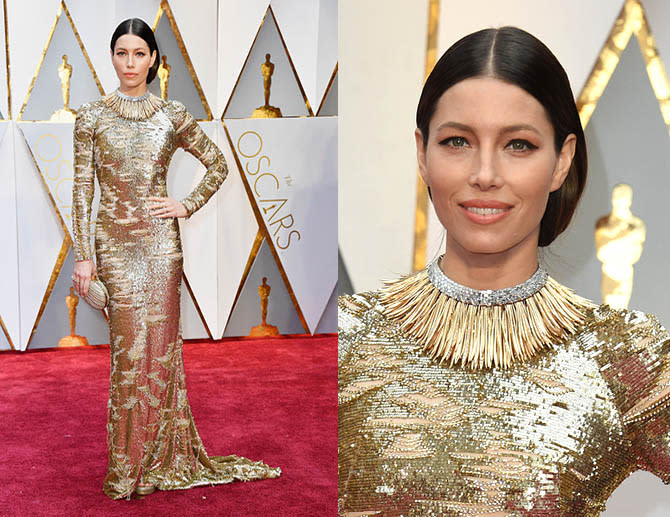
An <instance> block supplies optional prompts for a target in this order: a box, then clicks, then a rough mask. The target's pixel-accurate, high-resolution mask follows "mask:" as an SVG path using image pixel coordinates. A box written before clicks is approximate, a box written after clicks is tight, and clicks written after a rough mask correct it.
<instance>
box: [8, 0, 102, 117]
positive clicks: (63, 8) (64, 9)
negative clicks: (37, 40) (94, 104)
mask: <svg viewBox="0 0 670 517" xmlns="http://www.w3.org/2000/svg"><path fill="white" fill-rule="evenodd" d="M63 13H65V16H67V19H68V22H70V27H71V28H72V32H73V33H74V36H75V38H76V40H77V43H78V44H79V48H80V49H81V52H82V54H83V55H84V59H85V60H86V64H87V65H88V68H89V69H90V71H91V73H92V74H93V80H94V81H95V84H96V85H97V87H98V90H99V92H100V95H104V94H105V90H104V89H103V88H102V84H100V80H99V79H98V75H97V74H96V73H95V69H94V68H93V63H91V59H90V58H89V57H88V52H86V49H85V48H84V43H83V42H82V41H81V37H80V36H79V32H77V28H76V27H75V25H74V21H73V20H72V16H70V11H68V9H67V7H66V5H65V0H61V2H60V5H59V6H58V12H57V13H56V19H55V20H54V22H53V25H52V26H51V31H50V32H49V37H48V38H47V42H46V45H44V50H42V55H41V56H40V61H39V63H38V64H37V70H35V74H34V75H33V78H32V80H31V81H30V87H29V88H28V93H26V98H25V100H24V101H23V106H21V109H20V110H19V116H18V118H17V120H21V117H22V116H23V112H24V110H25V109H26V106H27V105H28V101H29V100H30V95H31V94H32V92H33V88H34V87H35V81H36V80H37V76H38V75H39V73H40V70H41V69H42V64H43V63H44V58H45V57H46V55H47V51H48V50H49V45H50V44H51V39H52V38H53V35H54V31H55V30H56V26H57V25H58V21H59V20H60V17H61V15H62V14H63ZM6 23H7V12H6V9H5V24H6ZM5 34H6V32H5ZM8 59H9V58H8ZM7 66H8V68H9V63H8V64H7ZM8 73H9V72H8ZM7 80H8V81H9V76H8V77H7ZM8 89H9V87H8Z"/></svg>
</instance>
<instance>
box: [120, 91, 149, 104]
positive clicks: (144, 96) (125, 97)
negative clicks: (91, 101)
mask: <svg viewBox="0 0 670 517" xmlns="http://www.w3.org/2000/svg"><path fill="white" fill-rule="evenodd" d="M149 93H150V92H149V90H147V91H146V92H144V93H143V94H142V95H137V96H132V95H126V94H125V93H123V92H122V91H121V90H119V89H118V88H117V89H116V94H117V95H118V96H119V97H121V98H122V99H123V100H126V101H131V102H140V101H143V100H144V99H147V98H149Z"/></svg>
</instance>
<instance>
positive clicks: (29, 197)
mask: <svg viewBox="0 0 670 517" xmlns="http://www.w3.org/2000/svg"><path fill="white" fill-rule="evenodd" d="M14 153H15V155H14V156H15V160H16V162H15V163H16V192H17V210H16V213H17V217H18V220H19V221H20V222H21V224H20V225H19V231H18V260H19V264H20V266H21V267H20V269H19V292H20V293H21V304H20V313H21V315H20V317H21V325H20V340H19V343H18V347H17V348H20V349H21V350H25V348H26V346H27V344H28V340H29V339H30V332H31V330H32V328H33V325H34V324H35V319H36V317H37V313H38V311H39V309H40V306H41V304H42V299H43V298H44V294H45V293H46V290H47V286H48V284H49V279H50V278H51V272H52V271H53V268H54V265H55V264H56V259H57V257H58V253H59V251H60V248H61V246H62V244H63V237H64V235H63V230H62V227H61V225H60V221H59V219H58V215H57V214H56V211H55V209H54V207H53V205H52V204H51V202H50V201H49V195H48V193H47V191H46V188H45V187H44V183H43V182H42V179H41V178H40V173H39V172H38V171H37V170H36V169H35V164H34V163H33V159H32V157H31V154H30V150H29V149H28V146H27V144H26V141H25V140H24V138H23V135H22V134H21V132H20V131H19V130H18V127H17V128H16V129H15V130H14ZM15 346H16V343H15Z"/></svg>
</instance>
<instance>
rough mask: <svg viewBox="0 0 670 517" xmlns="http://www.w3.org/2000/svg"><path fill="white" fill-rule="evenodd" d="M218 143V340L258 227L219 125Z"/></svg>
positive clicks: (215, 330)
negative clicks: (222, 162) (222, 171)
mask: <svg viewBox="0 0 670 517" xmlns="http://www.w3.org/2000/svg"><path fill="white" fill-rule="evenodd" d="M217 138H218V140H217V143H218V144H219V148H220V149H221V150H222V151H223V155H224V156H225V157H226V161H227V162H228V177H227V178H226V181H225V182H224V184H223V186H222V187H221V193H220V194H219V196H220V202H219V204H218V214H217V236H218V262H217V281H218V288H219V296H218V303H219V318H218V322H219V327H218V328H217V329H211V330H212V333H213V334H214V337H215V338H220V337H222V336H223V333H224V331H225V329H226V324H227V322H228V318H229V317H230V314H231V311H232V309H233V303H234V301H235V295H236V294H237V289H238V287H239V285H240V282H241V281H242V274H243V273H244V268H245V266H246V264H247V260H248V258H249V252H250V250H251V247H252V245H253V243H254V240H255V238H256V234H257V233H258V223H257V222H256V217H255V216H254V211H253V209H252V207H251V204H250V202H249V197H248V196H247V193H246V191H245V188H244V183H243V182H242V176H241V174H240V171H239V169H238V167H237V163H236V162H235V156H234V154H233V152H232V150H231V149H230V145H229V143H228V139H227V138H226V136H225V132H224V129H223V126H222V125H221V123H220V122H219V123H218V128H217Z"/></svg>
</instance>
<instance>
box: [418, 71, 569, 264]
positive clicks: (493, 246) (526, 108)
mask: <svg viewBox="0 0 670 517" xmlns="http://www.w3.org/2000/svg"><path fill="white" fill-rule="evenodd" d="M415 136H416V145H417V155H418V160H419V170H420V173H421V175H422V177H423V180H424V182H425V183H426V185H428V187H430V189H431V195H432V200H433V205H434V206H435V211H436V214H437V216H438V218H439V219H440V222H441V223H442V225H443V226H444V227H445V228H446V230H447V256H449V255H450V253H453V252H458V253H461V254H462V253H470V254H472V253H475V254H495V253H509V252H512V251H514V250H520V249H525V250H526V251H529V253H537V243H538V238H539V232H540V221H541V219H542V216H543V215H544V211H545V208H546V205H547V200H548V197H549V193H550V192H552V191H554V190H557V189H558V188H560V186H561V185H562V183H563V180H564V179H565V177H566V175H567V173H568V170H569V168H570V164H571V162H572V157H573V156H574V152H575V142H576V138H575V136H574V135H569V136H568V137H567V138H566V140H565V142H564V144H563V147H562V149H561V150H560V152H558V153H557V152H556V147H555V145H554V129H553V126H552V124H551V122H550V121H549V118H548V117H547V114H546V112H545V110H544V108H543V106H542V105H541V104H540V103H539V102H538V101H537V99H535V98H534V97H533V96H532V95H530V94H529V93H527V92H526V91H525V90H523V89H522V88H519V87H518V86H515V85H512V84H509V83H506V82H503V81H501V80H499V79H493V78H489V77H477V78H471V79H467V80H464V81H461V82H460V83H457V84H455V85H454V86H452V87H451V88H449V89H448V90H447V91H446V92H444V93H443V94H442V97H440V99H439V101H438V102H437V105H436V109H435V113H434V114H433V117H432V119H431V121H430V126H429V139H428V142H427V144H426V146H425V147H424V143H423V137H422V135H421V132H420V131H419V130H418V129H417V131H416V135H415ZM533 250H534V251H533Z"/></svg>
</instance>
